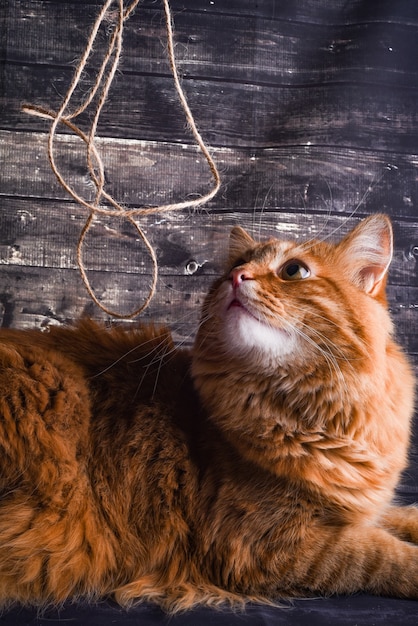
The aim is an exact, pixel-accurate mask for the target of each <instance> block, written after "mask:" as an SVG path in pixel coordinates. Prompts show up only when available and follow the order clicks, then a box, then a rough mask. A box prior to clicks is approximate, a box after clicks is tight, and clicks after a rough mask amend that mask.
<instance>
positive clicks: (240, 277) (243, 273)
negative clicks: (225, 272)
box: [229, 267, 254, 287]
mask: <svg viewBox="0 0 418 626" xmlns="http://www.w3.org/2000/svg"><path fill="white" fill-rule="evenodd" d="M229 278H230V280H231V281H232V286H233V287H238V285H240V284H241V283H242V282H244V280H252V279H253V278H254V277H253V274H252V272H251V271H250V270H248V269H245V268H243V267H236V268H234V269H233V270H231V272H230V274H229Z"/></svg>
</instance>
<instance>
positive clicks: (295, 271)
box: [279, 259, 311, 280]
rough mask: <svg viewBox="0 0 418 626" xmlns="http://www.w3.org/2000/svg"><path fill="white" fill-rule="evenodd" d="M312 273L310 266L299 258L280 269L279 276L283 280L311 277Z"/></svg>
mask: <svg viewBox="0 0 418 626" xmlns="http://www.w3.org/2000/svg"><path fill="white" fill-rule="evenodd" d="M310 275H311V272H310V270H309V268H308V267H306V265H305V264H304V263H302V261H298V260H297V259H292V260H291V261H288V262H287V263H285V264H284V265H283V267H282V268H281V269H280V271H279V276H280V278H283V280H303V279H304V278H309V276H310Z"/></svg>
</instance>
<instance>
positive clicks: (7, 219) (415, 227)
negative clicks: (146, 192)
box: [0, 198, 418, 286]
mask: <svg viewBox="0 0 418 626" xmlns="http://www.w3.org/2000/svg"><path fill="white" fill-rule="evenodd" d="M84 219H85V216H84V215H83V213H82V212H80V209H79V208H78V207H77V206H75V205H74V204H73V203H62V202H61V203H51V202H46V201H42V202H41V201H37V202H36V203H35V204H33V205H31V204H30V203H29V202H28V201H27V200H24V199H15V198H5V199H3V200H2V202H1V214H0V265H1V266H5V265H9V266H16V267H20V268H21V271H23V268H24V267H32V268H35V267H45V268H56V269H74V268H76V246H77V241H78V237H79V235H80V232H81V229H82V226H83V222H84ZM393 221H394V228H395V257H394V260H393V263H392V268H391V282H392V283H393V284H396V285H405V286H416V285H417V259H418V224H416V223H411V222H410V221H409V220H402V219H399V218H396V217H395V218H393ZM140 223H141V226H142V228H143V230H144V232H145V233H146V234H147V236H148V237H149V238H150V240H151V241H152V243H153V245H154V246H155V249H156V250H157V255H158V261H159V268H160V270H159V271H160V275H161V276H172V275H180V276H181V275H183V276H187V275H192V274H196V275H198V276H203V275H205V276H206V275H208V276H213V275H214V274H217V273H218V272H219V271H220V269H221V266H222V259H223V258H224V256H225V253H226V247H227V237H228V232H229V230H230V228H231V227H232V226H233V225H235V224H237V223H239V224H240V225H242V226H243V227H244V228H246V229H247V230H248V231H249V232H251V233H252V234H253V236H254V237H255V238H256V239H259V238H268V237H270V236H276V237H279V238H280V237H282V238H291V239H293V240H297V241H301V240H306V239H309V238H311V237H316V238H323V237H329V236H330V235H332V239H333V240H335V239H338V238H340V237H342V236H343V234H344V233H345V232H347V231H348V230H349V229H350V228H352V227H353V225H354V224H355V223H356V220H355V219H354V218H353V219H350V218H349V217H348V216H347V215H336V214H334V215H327V214H323V215H318V214H315V213H314V214H312V213H311V214H308V213H306V214H305V215H304V216H303V217H302V216H299V218H298V219H297V220H295V214H294V213H289V212H286V211H285V210H274V209H264V210H263V211H257V212H253V211H251V210H246V211H245V210H242V211H240V212H228V211H227V210H224V211H221V212H219V211H212V212H211V213H209V212H206V211H205V212H203V213H201V214H193V215H190V214H188V213H187V212H181V213H169V214H166V215H165V216H163V217H161V216H148V217H146V218H142V219H141V221H140ZM84 262H85V265H86V267H87V268H88V269H89V270H96V271H99V270H103V271H104V272H110V273H120V272H122V271H123V272H126V273H128V274H133V275H134V276H137V277H139V276H145V277H147V276H149V275H150V273H151V261H150V258H149V256H148V254H147V253H146V251H145V249H144V246H143V244H142V243H141V241H140V239H139V237H138V234H137V233H136V231H135V229H134V228H133V226H132V225H131V224H129V222H126V221H123V220H119V219H107V218H97V219H96V221H95V223H94V225H93V227H92V229H91V231H90V233H89V235H88V236H87V238H86V241H85V248H84ZM110 280H111V279H110ZM146 280H148V278H146ZM0 285H1V277H0Z"/></svg>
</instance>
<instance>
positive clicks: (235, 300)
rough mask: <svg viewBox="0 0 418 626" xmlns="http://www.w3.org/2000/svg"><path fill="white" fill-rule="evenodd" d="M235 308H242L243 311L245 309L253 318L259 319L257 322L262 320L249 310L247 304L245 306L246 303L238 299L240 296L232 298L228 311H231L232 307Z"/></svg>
mask: <svg viewBox="0 0 418 626" xmlns="http://www.w3.org/2000/svg"><path fill="white" fill-rule="evenodd" d="M234 308H237V309H241V310H242V311H244V312H245V313H247V314H248V315H250V316H251V317H252V318H254V319H255V320H257V322H259V321H260V320H259V319H258V318H257V317H256V316H255V315H254V314H253V313H251V311H249V310H248V309H247V307H246V306H244V305H243V304H242V302H241V301H240V300H238V298H233V299H232V300H231V302H230V303H229V305H228V308H227V311H230V310H231V309H234Z"/></svg>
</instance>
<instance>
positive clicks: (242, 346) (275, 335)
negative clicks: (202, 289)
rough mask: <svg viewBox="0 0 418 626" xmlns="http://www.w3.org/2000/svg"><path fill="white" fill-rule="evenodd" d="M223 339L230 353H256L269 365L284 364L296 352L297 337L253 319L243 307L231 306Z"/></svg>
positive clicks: (225, 320) (226, 317) (227, 313)
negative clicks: (278, 362) (270, 363)
mask: <svg viewBox="0 0 418 626" xmlns="http://www.w3.org/2000/svg"><path fill="white" fill-rule="evenodd" d="M223 339H224V343H225V347H226V348H227V350H228V352H234V353H238V354H245V355H246V356H248V353H249V352H256V353H257V354H258V355H259V356H261V357H263V356H264V357H265V358H266V361H269V362H270V361H271V359H273V360H274V361H281V360H282V359H283V358H284V357H286V356H288V355H290V354H291V353H294V352H295V350H296V349H297V342H296V337H295V335H293V334H291V333H290V332H288V331H287V330H284V329H281V328H276V327H274V326H271V325H269V324H268V323H265V322H262V321H260V320H258V319H256V318H255V317H254V315H252V313H250V312H249V311H248V310H247V309H245V308H244V307H242V306H229V307H228V310H227V311H226V314H225V319H224V328H223Z"/></svg>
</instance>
